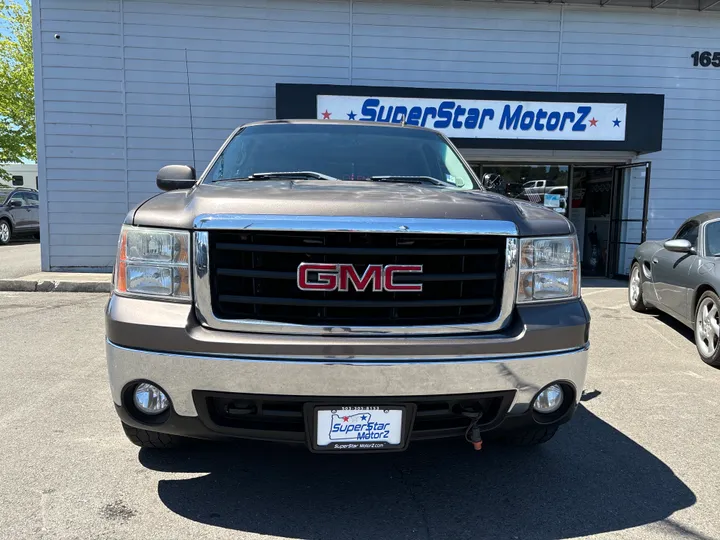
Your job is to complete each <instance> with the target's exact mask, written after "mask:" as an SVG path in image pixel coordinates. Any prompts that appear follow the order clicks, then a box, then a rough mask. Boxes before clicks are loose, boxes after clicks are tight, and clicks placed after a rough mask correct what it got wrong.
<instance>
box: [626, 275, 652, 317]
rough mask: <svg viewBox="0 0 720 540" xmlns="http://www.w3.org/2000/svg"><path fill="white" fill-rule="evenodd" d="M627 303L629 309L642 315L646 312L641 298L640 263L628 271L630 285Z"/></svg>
mask: <svg viewBox="0 0 720 540" xmlns="http://www.w3.org/2000/svg"><path fill="white" fill-rule="evenodd" d="M628 303H629V304H630V309H632V310H633V311H638V312H640V313H644V312H646V311H647V310H648V308H647V306H646V305H645V302H643V297H642V273H641V270H640V263H637V262H636V263H634V264H633V265H632V269H631V270H630V283H629V285H628Z"/></svg>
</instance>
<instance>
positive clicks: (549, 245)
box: [517, 236, 580, 304]
mask: <svg viewBox="0 0 720 540" xmlns="http://www.w3.org/2000/svg"><path fill="white" fill-rule="evenodd" d="M579 295H580V265H579V257H578V243H577V237H576V236H565V237H555V238H525V239H521V240H520V276H519V280H518V292H517V301H518V303H519V304H522V303H528V302H544V301H547V300H564V299H568V298H577V297H578V296H579Z"/></svg>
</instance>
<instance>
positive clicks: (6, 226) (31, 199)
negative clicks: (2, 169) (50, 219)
mask: <svg viewBox="0 0 720 540" xmlns="http://www.w3.org/2000/svg"><path fill="white" fill-rule="evenodd" d="M39 234H40V215H39V210H38V192H37V191H35V190H34V189H30V188H2V187H0V245H2V244H7V243H8V242H10V239H11V238H15V237H16V236H30V235H34V236H38V235H39Z"/></svg>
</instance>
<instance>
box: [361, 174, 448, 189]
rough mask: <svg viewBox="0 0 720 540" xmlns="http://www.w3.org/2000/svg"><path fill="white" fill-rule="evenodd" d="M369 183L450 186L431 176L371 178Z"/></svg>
mask: <svg viewBox="0 0 720 540" xmlns="http://www.w3.org/2000/svg"><path fill="white" fill-rule="evenodd" d="M368 180H370V181H371V182H404V183H407V184H433V185H434V186H445V187H449V186H450V185H451V184H449V183H448V182H443V181H442V180H438V179H437V178H433V177H432V176H371V177H370V178H368Z"/></svg>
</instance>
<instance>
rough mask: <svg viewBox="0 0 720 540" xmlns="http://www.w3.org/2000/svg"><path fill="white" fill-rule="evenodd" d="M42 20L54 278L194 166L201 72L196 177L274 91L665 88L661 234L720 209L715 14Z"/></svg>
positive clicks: (430, 13)
mask: <svg viewBox="0 0 720 540" xmlns="http://www.w3.org/2000/svg"><path fill="white" fill-rule="evenodd" d="M34 8H35V10H36V13H37V12H38V11H39V13H40V19H41V20H40V30H41V33H40V36H41V43H40V51H38V52H39V53H40V56H41V70H42V71H41V73H40V78H41V82H42V84H41V86H42V92H41V94H40V97H39V105H40V106H41V107H42V110H41V111H40V113H41V114H40V118H42V119H43V120H44V121H43V122H42V123H41V125H39V126H38V130H39V140H40V141H43V140H44V142H45V151H44V152H43V151H42V150H41V151H40V160H41V161H44V163H42V162H41V164H40V171H41V175H42V171H43V170H44V171H45V174H46V178H47V181H46V183H45V191H44V196H45V197H46V200H47V211H48V228H49V233H50V234H49V235H47V234H45V235H44V238H43V265H44V268H46V269H48V268H50V267H52V268H67V267H109V266H111V265H112V262H113V257H114V251H115V241H116V235H117V232H118V227H119V224H120V223H121V222H122V219H123V217H124V215H125V213H126V212H127V210H128V209H129V208H131V207H132V206H134V205H136V204H137V203H139V202H140V201H142V200H143V199H144V198H146V197H148V196H150V195H152V194H154V193H156V188H155V184H154V178H155V173H156V171H157V169H158V168H159V167H160V166H162V165H164V164H167V163H174V162H190V161H191V138H190V114H189V109H188V78H189V87H190V97H191V100H192V106H193V118H194V135H195V146H196V153H197V168H198V169H199V170H201V169H202V168H204V166H205V165H206V164H207V162H208V161H209V160H210V158H211V157H212V155H213V153H214V152H215V150H216V149H217V147H218V145H219V144H220V143H221V142H222V141H223V140H224V138H225V137H226V136H227V134H228V133H229V132H230V131H231V130H232V129H233V128H234V127H236V126H237V125H239V124H242V123H243V122H247V121H251V120H259V119H268V118H274V116H275V107H274V104H275V95H274V94H275V83H276V82H305V83H331V84H348V83H352V84H370V85H398V86H418V87H447V88H477V89H482V88H492V89H507V90H548V91H554V90H563V91H573V90H574V91H608V92H610V91H619V92H653V93H664V94H665V95H666V111H665V133H664V150H663V151H662V152H660V153H658V154H654V155H651V156H649V159H652V161H653V171H652V179H653V181H652V192H651V202H650V226H649V236H650V237H653V238H658V237H665V236H668V235H669V234H670V233H671V232H672V231H673V230H674V228H675V227H676V226H677V225H678V223H679V222H680V221H682V219H684V218H685V217H687V216H689V215H691V214H693V213H697V212H700V211H703V210H707V209H711V208H718V207H719V206H720V184H718V183H717V182H715V180H716V178H717V177H718V174H717V170H718V168H719V166H720V152H718V150H720V128H719V127H717V126H718V125H720V123H718V120H720V99H718V96H720V69H716V68H699V67H698V68H693V67H692V66H691V59H690V53H691V52H693V51H695V50H719V49H720V47H718V46H717V44H718V43H720V16H719V15H717V14H710V13H704V14H698V13H693V12H686V13H677V12H659V11H651V10H620V9H614V8H612V7H611V6H605V7H604V8H603V9H593V8H585V9H584V8H568V7H564V8H563V7H561V6H558V5H549V6H545V5H540V6H533V5H530V4H528V5H515V6H508V5H503V4H489V3H481V2H466V1H458V2H453V1H449V0H428V1H422V0H398V1H382V0H376V1H362V0H353V1H352V2H351V1H350V0H344V1H343V0H338V1H324V0H318V1H315V0H182V1H179V0H166V1H164V2H159V1H150V0H37V1H36V2H35V6H34ZM36 24H37V23H36ZM55 34H59V35H60V39H59V40H57V39H55V37H54V35H55ZM186 49H187V58H188V64H187V68H188V73H187V74H186V71H185V50H186ZM36 51H37V47H36ZM42 184H43V182H42V181H41V185H42ZM632 196H633V198H632V200H631V211H634V209H635V208H636V207H637V204H639V203H638V201H641V194H640V193H639V191H638V190H634V191H632ZM639 196H640V197H639Z"/></svg>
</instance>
